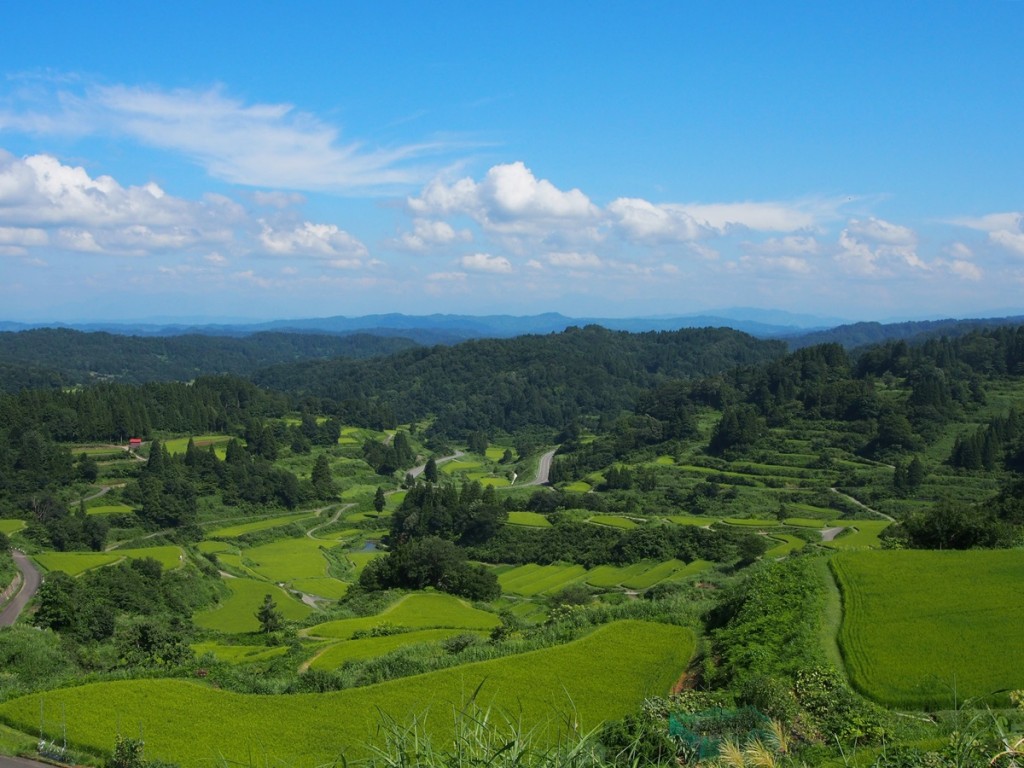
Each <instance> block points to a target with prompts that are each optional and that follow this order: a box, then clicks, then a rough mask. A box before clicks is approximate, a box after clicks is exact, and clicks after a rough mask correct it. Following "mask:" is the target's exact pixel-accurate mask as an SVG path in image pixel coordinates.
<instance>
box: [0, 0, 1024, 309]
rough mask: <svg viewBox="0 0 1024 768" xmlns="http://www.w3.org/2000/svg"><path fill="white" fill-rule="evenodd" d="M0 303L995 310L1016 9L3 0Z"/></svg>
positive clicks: (1008, 274)
mask: <svg viewBox="0 0 1024 768" xmlns="http://www.w3.org/2000/svg"><path fill="white" fill-rule="evenodd" d="M4 17H5V23H4V24H3V25H2V27H0V75H2V77H0V319H8V320H22V321H57V320H59V321H81V320H119V319H121V320H138V319H147V318H158V317H162V318H171V317H173V318H239V319H242V318H244V319H273V318H285V317H311V316H327V315H338V314H341V315H361V314H369V313H376V312H405V313H408V314H429V313H433V312H454V313H468V314H491V313H511V314H532V313H536V312H544V311H560V312H563V313H565V314H569V315H575V316H608V317H616V316H636V315H666V314H686V313H692V312H700V311H707V310H712V309H715V308H721V307H734V306H749V307H759V308H766V309H784V310H789V311H792V312H800V313H813V314H819V315H826V316H829V317H842V318H848V319H896V318H912V317H944V316H951V315H959V316H991V315H995V314H1007V313H1010V312H1013V313H1024V299H1022V298H1021V297H1022V296H1024V227H1022V212H1024V151H1022V149H1024V146H1022V138H1021V137H1024V99H1021V98H1020V88H1021V86H1020V82H1021V77H1022V75H1024V44H1022V43H1024V3H1022V2H1015V1H1012V0H1003V1H1002V2H974V3H966V2H964V3H944V2H928V3H911V2H897V3H892V2H886V3H875V2H863V3H856V4H854V3H844V4H838V3H784V4H783V3H750V2H743V3H740V2H716V3H711V2H686V3H684V2H671V3H660V2H651V3H636V4H626V3H610V2H609V3H592V2H591V3H575V2H571V3H570V2H565V3H535V2H520V3H514V4H512V3H454V2H453V3H445V4H437V3H431V4H427V3H422V4H413V3H388V2H376V3H363V4H341V3H312V2H292V3H289V4H287V5H285V4H283V3H231V2H221V3H205V2H204V3H200V2H178V3H146V2H142V3H103V2H97V3H75V4H72V3H65V2H47V1H46V0H39V1H37V2H33V3H12V4H10V5H7V6H6V7H5V9H4Z"/></svg>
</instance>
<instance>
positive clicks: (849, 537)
mask: <svg viewBox="0 0 1024 768" xmlns="http://www.w3.org/2000/svg"><path fill="white" fill-rule="evenodd" d="M829 525H830V526H840V525H843V526H847V527H849V528H850V529H851V530H850V531H849V532H848V533H843V534H841V535H840V536H837V537H836V538H834V539H833V540H832V541H826V542H825V546H826V547H832V548H833V549H840V550H842V549H879V548H880V547H881V546H882V540H881V538H879V537H880V535H881V533H882V531H884V530H885V529H886V528H888V527H889V526H890V525H892V523H890V522H889V521H888V520H835V521H833V522H831V523H829Z"/></svg>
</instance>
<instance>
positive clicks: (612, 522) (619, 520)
mask: <svg viewBox="0 0 1024 768" xmlns="http://www.w3.org/2000/svg"><path fill="white" fill-rule="evenodd" d="M587 522H588V523H594V524H596V525H608V526H611V527H612V528H622V529H623V530H629V529H630V528H636V525H637V523H636V521H635V520H630V519H629V518H628V517H622V516H620V515H594V516H593V517H590V518H588V519H587Z"/></svg>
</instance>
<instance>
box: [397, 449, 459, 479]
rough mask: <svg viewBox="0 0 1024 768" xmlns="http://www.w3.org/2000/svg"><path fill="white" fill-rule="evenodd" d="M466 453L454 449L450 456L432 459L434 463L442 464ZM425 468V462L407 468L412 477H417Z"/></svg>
mask: <svg viewBox="0 0 1024 768" xmlns="http://www.w3.org/2000/svg"><path fill="white" fill-rule="evenodd" d="M465 455H466V452H465V451H456V452H455V453H453V454H452V455H451V456H442V457H441V458H440V459H434V463H435V464H437V465H438V466H440V465H442V464H444V463H445V462H446V461H454V460H455V459H459V458H462V457H463V456H465ZM426 468H427V465H426V463H423V464H420V465H419V466H418V467H413V468H412V469H410V470H409V474H410V475H411V476H412V477H419V476H420V475H422V474H423V470H425V469H426Z"/></svg>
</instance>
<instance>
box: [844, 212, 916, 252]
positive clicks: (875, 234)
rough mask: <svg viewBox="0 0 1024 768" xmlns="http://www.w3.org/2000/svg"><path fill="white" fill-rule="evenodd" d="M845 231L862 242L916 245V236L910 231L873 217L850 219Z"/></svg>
mask: <svg viewBox="0 0 1024 768" xmlns="http://www.w3.org/2000/svg"><path fill="white" fill-rule="evenodd" d="M846 231H847V232H848V233H849V234H851V235H852V236H854V237H856V238H858V239H859V240H862V241H865V240H866V241H872V242H874V243H882V244H886V245H896V246H913V245H916V244H917V235H916V234H915V233H914V231H913V230H912V229H909V228H907V227H903V226H900V225H899V224H892V223H890V222H888V221H883V220H882V219H876V218H875V217H873V216H871V217H869V218H867V219H864V220H858V219H850V221H849V222H848V223H847V225H846Z"/></svg>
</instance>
